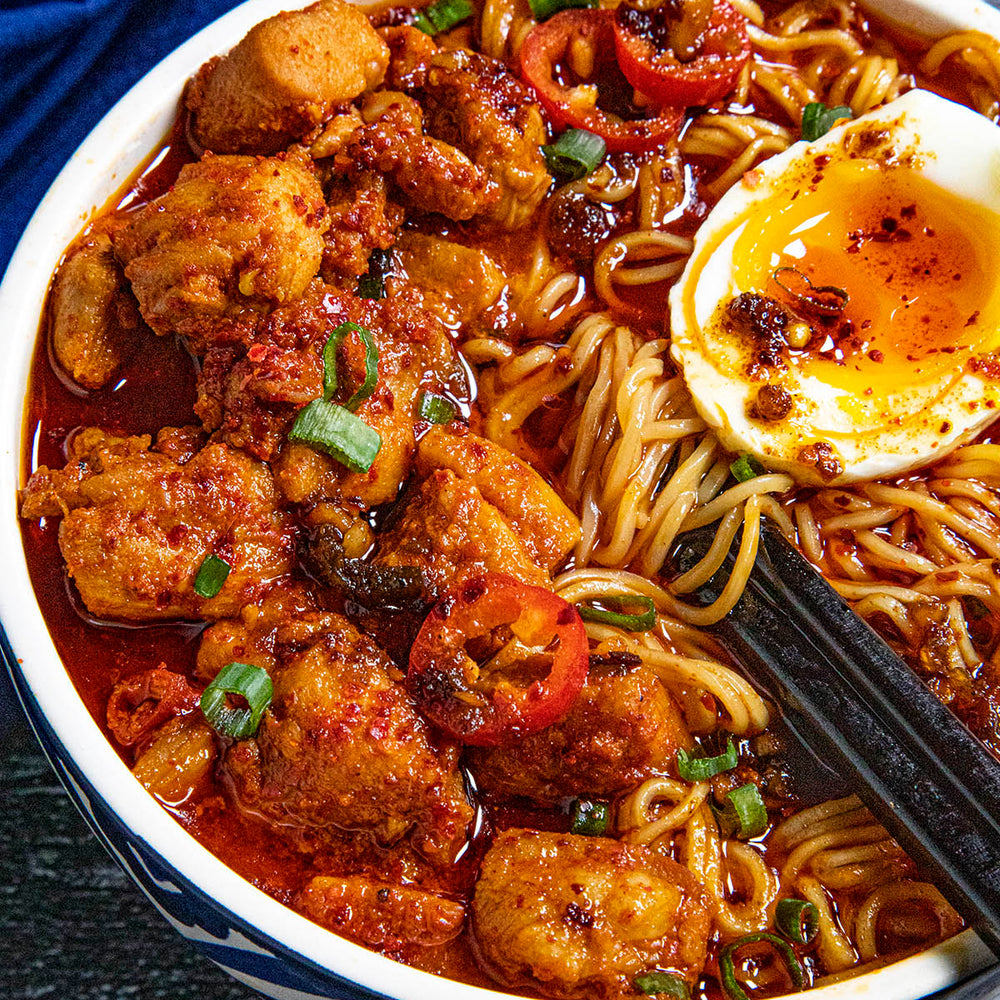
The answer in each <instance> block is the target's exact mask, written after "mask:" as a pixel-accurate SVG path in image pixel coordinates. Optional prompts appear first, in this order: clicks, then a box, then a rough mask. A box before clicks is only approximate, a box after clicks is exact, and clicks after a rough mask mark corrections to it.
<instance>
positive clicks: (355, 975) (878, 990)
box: [0, 0, 1000, 1000]
mask: <svg viewBox="0 0 1000 1000" xmlns="http://www.w3.org/2000/svg"><path fill="white" fill-rule="evenodd" d="M303 2H304V0H303ZM290 6H295V2H294V0H284V2H282V0H250V2H248V3H245V4H243V5H242V6H240V7H238V8H236V9H235V10H233V11H231V12H230V13H229V14H227V15H226V16H225V17H222V18H220V19H219V20H218V21H216V22H215V23H214V24H212V25H210V26H209V27H207V28H205V29H204V30H203V31H202V32H200V33H199V34H198V35H196V36H195V37H194V38H192V39H191V40H190V41H188V42H186V43H185V44H184V45H182V46H181V47H180V48H179V49H177V50H176V51H175V52H174V53H173V54H172V55H171V56H169V57H168V58H167V59H165V60H164V61H163V62H162V63H160V64H159V65H158V66H157V67H156V68H155V69H153V70H152V71H151V72H150V73H149V74H147V75H146V76H145V77H144V78H143V79H142V80H141V81H140V82H139V83H138V84H136V86H135V87H133V88H132V90H131V91H129V93H128V94H126V95H125V97H123V98H122V99H121V101H119V102H118V104H116V105H115V107H114V108H112V110H111V111H110V112H109V113H108V114H107V116H106V117H105V118H104V119H103V120H102V121H101V123H100V124H99V125H98V126H97V127H96V128H95V129H94V131H93V132H92V133H91V134H90V136H89V137H88V138H87V140H86V141H85V142H84V143H83V145H82V146H80V148H79V149H78V150H77V151H76V153H74V155H73V157H72V158H71V159H70V161H69V163H67V165H66V167H65V168H64V169H63V171H62V172H61V173H60V175H59V177H58V178H57V179H56V181H55V183H54V184H53V185H52V187H51V189H50V190H49V192H48V194H47V195H46V196H45V198H44V199H43V200H42V202H41V204H40V205H39V207H38V210H37V211H36V212H35V215H34V217H33V218H32V220H31V223H30V224H29V226H28V228H27V230H26V231H25V233H24V236H23V237H22V239H21V242H20V244H19V245H18V247H17V250H16V252H15V254H14V256H13V258H12V259H11V263H10V266H9V268H8V271H7V274H6V277H5V280H4V282H3V285H2V286H0V315H2V316H3V317H4V332H5V336H4V339H3V343H2V345H0V408H2V409H0V427H4V428H6V431H5V432H4V435H3V438H2V451H0V565H2V566H3V567H4V573H3V574H2V576H0V621H2V622H3V627H4V629H5V631H6V634H5V635H3V634H0V646H2V652H3V654H4V656H5V658H6V659H7V661H8V664H9V666H10V669H11V674H12V677H13V680H14V684H15V687H16V689H17V692H18V695H19V696H20V698H21V701H22V703H23V705H24V708H25V710H26V712H27V715H28V718H29V720H30V721H31V724H32V726H33V727H34V729H35V733H36V735H37V736H38V738H39V740H40V742H41V744H42V746H43V748H44V749H45V752H46V753H47V755H48V757H49V759H50V761H51V762H52V764H53V766H54V768H55V770H56V772H57V774H58V775H59V778H60V780H61V781H62V782H63V784H64V785H65V787H66V789H67V791H68V792H69V794H70V795H71V796H72V798H73V799H74V801H75V802H76V804H77V806H78V807H79V808H80V810H81V811H82V812H83V814H84V817H85V818H86V819H87V821H88V822H89V823H90V825H91V827H92V828H93V829H94V831H95V833H96V834H97V836H98V837H99V838H100V839H101V841H102V842H103V843H104V845H105V847H107V849H108V850H109V851H110V852H111V854H112V855H113V856H114V857H115V858H116V859H117V860H118V861H119V863H120V864H121V865H122V866H123V867H124V868H125V870H126V871H127V872H128V873H129V875H130V876H131V877H132V878H133V879H134V880H135V882H136V884H137V885H138V886H139V887H140V888H141V889H142V890H143V892H145V893H146V895H147V896H148V897H149V899H150V900H151V901H152V903H153V905H154V906H156V908H157V909H158V910H159V911H160V912H161V913H162V914H163V916H164V917H165V919H167V920H168V921H169V922H170V923H171V924H172V925H173V926H174V927H175V928H176V929H177V930H178V931H179V932H180V933H181V934H183V935H184V937H186V938H188V940H190V941H192V942H193V943H194V944H195V945H197V946H198V947H199V948H200V949H201V950H202V951H203V952H204V953H205V954H206V955H207V956H208V957H209V958H210V959H212V960H213V961H214V962H216V963H217V964H218V965H220V966H221V967H222V968H223V969H225V970H226V971H227V972H230V973H231V974H232V975H233V976H235V977H236V978H238V979H240V980H241V981H243V982H244V983H246V984H248V985H249V986H252V987H254V988H255V989H257V990H259V991H260V992H262V993H264V994H266V995H268V996H272V997H276V998H281V1000H293V998H294V1000H307V998H316V997H328V998H329V997H336V998H341V1000H343V998H358V1000H360V998H370V997H391V998H393V1000H501V998H503V997H504V996H506V995H505V994H501V993H496V992H493V991H491V990H485V989H479V988H475V987H471V986H466V985H463V984H461V983H456V982H452V981H450V980H446V979H441V978H439V977H436V976H433V975H430V974H429V973H425V972H420V971H418V970H416V969H411V968H408V967H406V966H403V965H399V964H398V963H396V962H393V961H391V960H390V959H387V958H383V957H382V956H380V955H376V954H374V953H373V952H370V951H368V950H366V949H364V948H362V947H360V946H358V945H355V944H352V943H351V942H349V941H346V940H344V939H343V938H340V937H337V936H336V935H334V934H331V933H329V932H328V931H325V930H323V929H322V928H321V927H319V926H318V925H316V924H314V923H312V922H311V921H309V920H307V919H305V918H304V917H301V916H299V915H298V914H296V913H294V912H293V911H292V910H290V909H288V908H287V907H285V906H283V905H282V904H280V903H278V902H276V901H275V900H273V899H271V898H270V897H269V896H267V895H266V894H264V893H263V892H261V891H260V890H258V889H256V888H254V887H253V886H252V885H250V884H249V883H248V882H246V881H244V880H243V879H242V878H240V877H239V876H238V875H236V874H235V873H234V872H232V871H231V870H230V869H229V868H227V867H226V866H225V865H223V864H222V863H221V862H220V861H218V860H216V858H215V857H214V856H213V855H211V854H210V853H209V852H208V851H206V850H205V849H204V848H203V847H202V846H201V845H200V844H199V843H198V842H197V841H196V840H194V838H192V837H190V836H189V835H188V834H187V833H185V831H184V830H183V829H182V828H181V827H180V826H179V825H178V824H177V823H176V822H175V821H174V820H173V819H172V818H171V817H170V816H169V815H168V814H167V813H166V812H165V811H164V810H163V809H161V808H160V807H159V806H158V805H157V804H156V802H155V801H154V800H153V799H152V798H151V797H150V796H149V795H147V794H146V792H145V791H144V790H143V788H142V787H141V786H140V785H139V784H138V782H136V781H135V779H134V778H133V777H132V775H131V774H130V773H129V771H128V769H127V768H126V767H125V765H124V764H123V763H122V761H121V760H120V759H119V757H118V755H117V754H116V753H115V751H114V750H113V749H112V748H111V746H110V745H109V744H108V743H107V741H106V740H105V738H104V736H103V734H102V733H101V732H100V730H99V729H98V728H97V726H96V725H94V723H93V721H92V720H91V718H90V716H89V714H88V713H87V710H86V709H85V707H84V705H83V703H82V702H81V700H80V698H79V697H78V695H77V693H76V691H75V689H74V687H73V685H72V683H71V682H70V680H69V677H68V675H67V674H66V672H65V670H64V669H63V667H62V664H61V662H60V660H59V657H58V655H57V654H56V650H55V648H54V646H53V644H52V641H51V639H50V638H49V634H48V630H47V627H46V625H45V622H44V620H43V618H42V615H41V612H40V611H39V608H38V605H37V603H36V601H35V599H34V595H33V591H32V587H31V582H30V580H29V578H28V571H27V567H26V564H25V559H24V552H23V549H22V546H21V536H20V531H19V527H18V514H17V502H16V500H17V490H18V488H19V487H20V486H21V485H22V484H21V482H20V470H21V461H22V459H21V447H22V434H23V433H24V432H23V426H22V421H23V409H24V398H25V387H26V385H27V379H28V371H29V367H30V362H31V354H32V350H33V347H34V342H35V337H36V335H37V331H38V327H39V317H40V315H41V311H42V304H43V301H44V298H45V293H46V290H47V287H48V283H49V278H50V276H51V274H52V272H53V270H54V268H55V266H56V263H57V262H58V261H59V258H60V256H61V255H62V252H63V249H64V248H65V247H66V245H67V244H68V243H69V242H70V240H72V239H73V237H74V236H75V235H76V234H77V233H78V232H79V231H80V229H81V228H82V226H83V224H84V223H85V222H86V220H87V219H88V218H89V217H90V215H91V214H92V212H93V211H94V210H95V209H97V208H98V207H100V206H101V205H103V204H104V203H105V201H106V200H107V199H108V198H109V197H110V196H111V194H112V193H114V192H115V191H116V190H117V189H118V188H119V187H120V186H121V185H122V183H123V182H124V181H125V180H126V179H127V178H128V177H129V176H130V175H131V174H132V172H133V171H134V170H135V169H136V167H137V166H138V165H139V164H140V163H141V162H142V161H143V159H144V158H145V157H146V156H147V155H148V153H149V152H150V151H151V150H152V149H153V148H154V147H155V146H157V145H158V144H159V143H160V142H161V141H162V140H163V138H164V136H165V135H166V133H167V131H168V130H169V127H170V124H171V122H172V121H173V118H174V115H175V114H176V110H177V102H178V99H179V97H180V94H181V90H182V87H183V85H184V82H185V80H187V79H188V77H190V76H191V75H192V74H193V73H194V72H195V70H197V68H198V67H199V66H200V65H201V64H202V63H203V62H204V61H205V60H206V59H208V58H209V57H210V56H213V55H215V54H217V53H220V52H224V51H226V50H227V49H229V48H230V47H231V46H232V45H233V44H235V43H236V41H238V40H239V39H240V38H242V37H243V35H244V34H245V33H246V31H247V30H248V29H249V28H250V27H251V26H252V25H254V24H256V23H257V22H258V21H260V20H262V19H263V18H265V17H268V16H270V15H271V14H273V13H275V12H277V11H279V10H281V9H285V8H287V7H290ZM869 6H870V7H872V8H873V9H877V10H878V12H879V13H880V14H881V15H882V16H883V17H885V16H888V17H890V18H892V19H894V20H898V21H899V22H900V23H903V24H908V25H911V26H913V27H915V28H917V29H918V30H922V31H925V32H927V33H929V34H937V33H940V32H943V31H945V30H948V29H951V28H958V27H973V28H978V29H980V30H983V31H987V32H990V33H991V34H993V35H995V36H997V37H1000V14H998V12H997V11H996V10H994V9H993V8H991V7H989V6H988V5H986V4H984V3H974V2H971V0H881V2H879V0H871V2H870V3H869ZM991 961H992V956H991V955H990V953H989V952H988V951H987V949H986V948H985V946H984V945H982V944H981V943H980V942H979V939H978V938H976V937H975V935H974V934H973V933H972V932H971V931H966V932H964V933H963V934H960V935H958V936H957V937H955V938H953V939H952V940H950V941H947V942H945V943H943V944H941V945H939V946H938V947H935V948H932V949H930V950H929V951H926V952H924V953H922V954H920V955H916V956H914V957H912V958H909V959H906V960H905V961H903V962H899V963H897V964H896V965H893V966H890V967H887V968H885V969H882V970H880V971H878V972H873V973H869V974H867V975H865V976H861V977H857V978H855V979H853V980H849V981H847V982H844V983H840V984H836V985H833V986H828V987H825V988H823V989H819V990H812V991H810V993H809V997H810V998H811V1000H867V998H878V1000H913V998H916V997H922V996H925V995H926V994H928V993H932V992H934V991H936V990H938V989H941V988H943V987H944V986H947V985H949V984H951V983H953V982H956V981H958V980H960V979H962V978H965V977H967V976H969V975H970V974H972V973H973V972H975V971H976V970H978V969H979V968H982V967H983V966H985V965H986V964H988V963H989V962H991Z"/></svg>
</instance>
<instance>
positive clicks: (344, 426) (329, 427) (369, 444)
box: [288, 399, 382, 472]
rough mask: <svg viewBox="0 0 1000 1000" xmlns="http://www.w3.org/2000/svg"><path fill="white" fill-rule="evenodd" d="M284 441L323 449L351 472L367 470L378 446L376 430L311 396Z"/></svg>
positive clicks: (341, 408) (379, 442)
mask: <svg viewBox="0 0 1000 1000" xmlns="http://www.w3.org/2000/svg"><path fill="white" fill-rule="evenodd" d="M288 440H289V441H297V442H299V443H300V444H307V445H309V447H310V448H316V449H317V450H319V451H323V452H326V454H327V455H330V456H332V457H333V458H335V459H336V460H337V461H338V462H340V463H341V464H342V465H346V466H347V468H349V469H350V470H351V471H352V472H367V471H368V470H369V469H370V468H371V467H372V462H374V461H375V456H376V455H377V454H378V451H379V448H381V447H382V438H381V436H380V435H379V433H378V431H377V430H375V429H374V428H373V427H369V426H368V424H366V423H365V422H364V421H363V420H362V419H361V418H360V417H357V416H355V415H354V414H353V413H351V412H350V411H349V410H346V409H344V407H343V406H338V405H337V404H336V403H331V402H329V400H326V399H314V400H313V401H312V402H311V403H308V404H307V405H306V406H304V407H302V409H301V410H299V413H298V416H297V417H296V418H295V423H294V424H292V429H291V430H290V431H289V432H288Z"/></svg>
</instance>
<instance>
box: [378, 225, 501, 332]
mask: <svg viewBox="0 0 1000 1000" xmlns="http://www.w3.org/2000/svg"><path fill="white" fill-rule="evenodd" d="M393 260H394V273H393V277H391V278H389V280H388V281H387V286H388V289H389V294H390V295H391V294H393V293H394V292H395V290H396V289H397V288H398V287H400V286H401V285H402V284H404V283H405V284H407V285H409V286H410V287H413V288H416V289H417V290H418V291H419V293H420V297H421V300H422V302H423V305H424V308H426V309H428V310H430V311H431V312H432V313H434V315H435V316H438V317H439V318H440V319H441V322H442V323H444V324H445V325H446V326H448V327H449V328H451V329H453V330H458V329H465V330H469V329H471V328H475V327H477V326H479V325H480V324H482V323H483V319H484V317H485V316H486V315H487V314H488V312H489V310H490V308H491V307H492V306H494V305H495V304H496V303H497V301H498V300H499V299H500V297H501V295H502V293H503V290H504V288H505V287H506V285H507V279H506V277H505V276H504V274H503V272H502V271H501V270H500V268H499V267H498V266H497V264H496V262H495V261H494V260H493V259H492V258H491V257H490V256H489V254H487V253H486V252H485V251H483V250H474V249H473V248H471V247H464V246H462V245H461V244H460V243H453V242H452V241H450V240H442V239H438V238H437V237H436V236H427V235H425V234H424V233H414V232H405V233H401V234H400V237H399V239H398V240H397V242H396V246H395V250H394V251H393ZM486 326H487V329H489V328H491V326H492V324H488V323H487V324H486Z"/></svg>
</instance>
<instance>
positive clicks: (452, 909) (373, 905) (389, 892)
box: [295, 875, 465, 951]
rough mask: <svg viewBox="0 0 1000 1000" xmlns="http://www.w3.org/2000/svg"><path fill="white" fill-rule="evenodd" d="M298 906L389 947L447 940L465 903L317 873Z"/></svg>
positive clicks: (314, 916)
mask: <svg viewBox="0 0 1000 1000" xmlns="http://www.w3.org/2000/svg"><path fill="white" fill-rule="evenodd" d="M295 906H296V909H298V910H300V911H301V912H303V913H304V914H306V916H308V917H310V918H312V919H313V920H315V921H316V923H318V924H321V925H322V926H323V927H328V928H329V929H330V930H332V931H336V932H337V933H338V934H343V935H344V936H345V937H349V938H353V939H354V940H355V941H360V942H361V943H362V944H366V945H368V947H370V948H379V949H383V950H386V951H395V950H397V949H399V948H400V947H402V946H403V945H407V944H410V945H420V946H423V947H425V948H426V947H432V946H434V945H439V944H444V943H445V942H446V941H450V940H451V939H452V938H454V937H455V935H456V934H458V932H459V931H460V930H461V929H462V924H463V923H464V921H465V907H464V906H463V905H462V904H461V903H457V902H455V901H454V900H451V899H445V898H444V897H443V896H438V895H436V894H434V893H431V892H426V891H425V890H423V889H418V888H416V887H415V886H407V885H394V884H392V883H388V882H379V881H377V880H375V879H371V878H366V877H364V876H359V875H349V876H347V877H342V878H333V877H329V876H325V875H320V876H317V877H316V878H313V879H311V880H310V882H309V884H308V885H307V886H306V887H305V889H303V890H302V892H300V893H299V895H298V897H297V898H296V900H295Z"/></svg>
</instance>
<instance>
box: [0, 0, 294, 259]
mask: <svg viewBox="0 0 1000 1000" xmlns="http://www.w3.org/2000/svg"><path fill="white" fill-rule="evenodd" d="M237 3H238V0H35V2H31V0H0V274H2V273H3V271H4V270H5V269H6V267H7V262H8V260H9V259H10V255H11V254H12V253H13V251H14V247H15V246H16V245H17V241H18V239H19V238H20V235H21V232H22V231H23V230H24V227H25V226H26V225H27V224H28V220H29V219H30V218H31V213H32V212H33V211H34V210H35V207H36V206H37V204H38V202H39V201H40V200H41V198H42V196H43V195H44V194H45V192H46V190H47V189H48V187H49V185H50V184H51V183H52V181H53V180H54V179H55V176H56V174H57V173H58V172H59V170H60V168H61V167H62V166H63V164H64V163H65V162H66V161H67V160H68V159H69V157H70V155H71V154H72V153H73V151H74V150H75V149H76V147H77V146H78V145H79V144H80V143H81V142H82V141H83V139H84V138H85V137H86V135H87V133H88V132H90V130H91V129H92V128H93V127H94V126H95V125H96V124H97V122H98V121H100V119H101V118H102V117H103V115H104V114H105V112H106V111H107V110H108V109H109V108H110V107H111V106H112V105H113V104H114V103H115V101H117V100H118V98H119V97H121V95H122V94H124V93H125V91H126V90H128V89H129V87H131V86H132V84H133V83H135V82H136V81H137V80H138V79H139V78H140V77H141V76H142V75H143V74H144V73H145V72H146V71H147V70H149V69H150V68H152V67H153V66H154V65H155V64H156V63H158V62H159V61H160V60H161V59H162V58H163V57H164V56H166V55H167V54H168V53H170V52H171V51H172V50H173V49H175V48H177V46H178V45H180V44H181V42H183V41H185V40H186V39H187V38H189V37H190V36H191V35H193V34H194V33H195V32H196V31H198V30H199V29H200V28H203V27H204V26H205V25H206V24H209V23H210V22H211V21H214V20H215V19H216V18H217V17H219V16H221V15H222V14H224V13H225V12H226V11H227V10H229V9H230V8H231V7H235V6H236V5H237ZM289 6H290V7H294V6H296V4H295V2H294V0H290V3H289ZM235 41H236V39H234V42H235Z"/></svg>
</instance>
